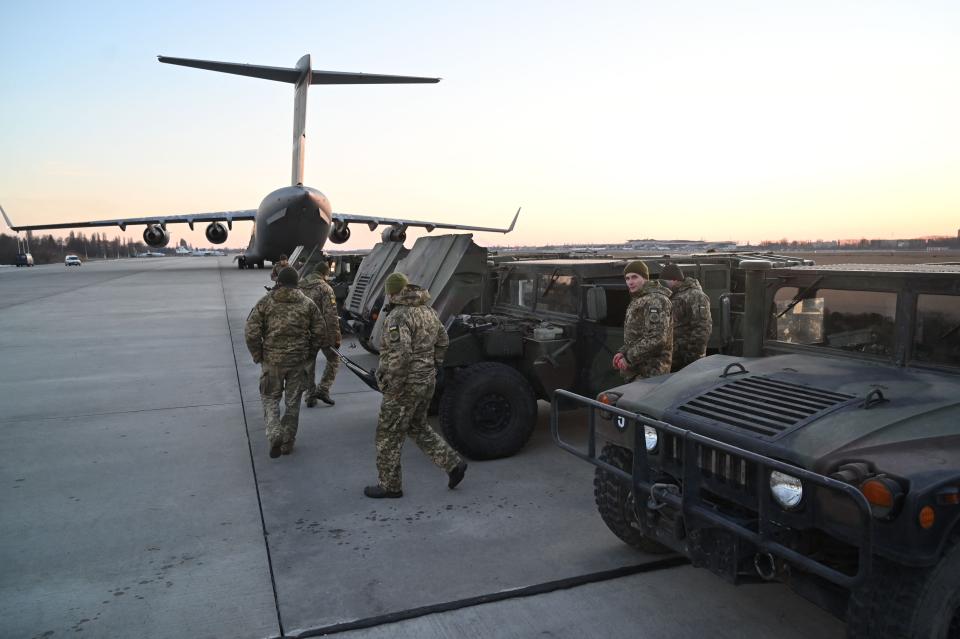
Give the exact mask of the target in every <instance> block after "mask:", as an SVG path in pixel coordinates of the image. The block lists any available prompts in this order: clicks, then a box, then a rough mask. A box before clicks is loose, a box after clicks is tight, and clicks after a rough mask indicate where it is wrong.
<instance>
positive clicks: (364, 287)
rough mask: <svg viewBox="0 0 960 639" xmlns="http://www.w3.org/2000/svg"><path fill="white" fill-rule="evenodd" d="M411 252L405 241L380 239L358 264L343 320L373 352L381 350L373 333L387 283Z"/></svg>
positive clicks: (361, 343) (345, 299) (344, 304)
mask: <svg viewBox="0 0 960 639" xmlns="http://www.w3.org/2000/svg"><path fill="white" fill-rule="evenodd" d="M409 252H410V251H409V250H408V249H406V248H405V247H404V246H403V242H390V241H388V242H377V244H375V245H374V247H373V248H372V249H371V250H370V252H369V253H367V254H366V255H365V256H364V258H363V260H362V261H361V262H360V265H359V266H358V267H357V270H356V274H355V275H354V278H353V282H352V283H351V284H350V286H349V287H348V290H347V295H346V297H345V298H344V301H343V306H342V307H339V310H340V311H341V318H342V321H343V322H344V323H346V324H347V325H348V326H349V327H350V332H352V333H355V334H356V335H357V338H358V340H359V342H360V345H361V346H363V347H364V348H365V349H367V350H368V351H370V352H372V353H376V352H377V351H376V349H375V348H373V345H372V344H371V343H370V333H371V332H372V331H373V326H374V324H376V321H377V318H378V317H379V316H380V308H381V307H382V306H383V283H384V281H385V280H386V279H387V276H388V275H390V273H393V271H394V270H395V268H396V265H397V262H398V261H399V260H400V259H401V258H403V257H404V256H406V254H407V253H409Z"/></svg>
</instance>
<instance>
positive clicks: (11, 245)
mask: <svg viewBox="0 0 960 639" xmlns="http://www.w3.org/2000/svg"><path fill="white" fill-rule="evenodd" d="M26 242H27V243H28V244H29V247H30V254H31V255H33V261H34V262H35V263H36V264H52V263H54V262H62V261H63V258H64V257H65V256H67V255H70V254H72V255H79V256H80V258H81V259H84V260H87V259H91V260H92V259H104V258H113V259H115V258H116V257H117V256H120V257H130V256H133V255H136V254H137V253H144V252H146V251H147V245H146V244H144V243H143V242H133V241H131V240H128V239H121V238H113V239H108V238H107V236H106V235H105V234H102V233H94V234H93V235H91V236H89V237H88V236H87V235H85V234H83V233H75V232H73V231H71V232H70V235H68V236H67V237H64V238H59V237H53V236H52V235H44V236H41V237H29V236H28V237H27V238H26ZM23 244H24V238H20V245H21V246H23ZM17 252H18V246H17V237H16V236H13V235H6V234H4V233H0V264H15V263H16V257H17Z"/></svg>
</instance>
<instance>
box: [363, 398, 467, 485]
mask: <svg viewBox="0 0 960 639" xmlns="http://www.w3.org/2000/svg"><path fill="white" fill-rule="evenodd" d="M433 387H434V385H433V384H429V385H426V384H417V385H409V384H408V385H407V386H406V387H405V388H404V392H403V394H402V395H384V396H383V403H382V404H381V405H380V420H379V421H378V422H377V473H378V475H379V478H380V486H381V487H382V488H383V489H384V490H401V489H402V487H403V481H402V479H403V478H402V475H401V471H400V453H401V451H402V450H403V442H404V440H405V439H406V438H407V437H410V439H412V440H413V441H414V443H416V445H417V446H419V447H420V450H422V451H423V452H424V453H426V454H427V456H428V457H430V459H432V460H433V463H434V464H436V465H437V466H439V467H440V468H442V469H443V470H445V471H446V472H448V473H449V472H450V471H451V470H453V469H454V468H456V466H457V464H459V463H460V462H461V461H462V460H461V459H460V456H459V455H457V453H456V451H454V450H453V449H452V448H450V445H449V444H448V443H447V442H446V441H444V439H443V437H441V436H440V435H438V434H437V432H436V431H434V430H433V429H432V428H430V425H429V424H428V423H427V410H428V409H429V408H430V399H431V398H432V397H433Z"/></svg>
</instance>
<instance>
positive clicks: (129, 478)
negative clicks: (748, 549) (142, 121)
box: [0, 257, 843, 639]
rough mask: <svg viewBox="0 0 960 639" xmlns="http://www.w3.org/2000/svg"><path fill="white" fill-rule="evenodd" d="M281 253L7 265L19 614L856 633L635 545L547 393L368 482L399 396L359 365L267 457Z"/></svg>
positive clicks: (6, 543)
mask: <svg viewBox="0 0 960 639" xmlns="http://www.w3.org/2000/svg"><path fill="white" fill-rule="evenodd" d="M267 273H268V271H239V270H237V269H236V268H235V267H234V265H233V264H232V262H231V260H230V258H213V257H203V258H200V257H184V258H173V257H166V258H153V259H139V260H137V259H133V260H120V261H112V262H91V263H86V264H84V265H83V266H82V267H80V268H75V267H74V268H65V267H64V266H62V265H45V266H37V267H33V268H29V269H28V268H20V269H17V268H2V269H0V362H2V366H0V407H2V410H0V429H2V434H3V446H2V447H0V562H2V564H0V565H2V567H3V568H2V570H0V637H4V638H7V637H10V638H19V637H24V638H32V637H44V638H46V637H64V636H71V637H77V636H80V637H132V636H138V637H158V638H165V637H183V636H191V637H197V638H202V637H231V638H233V637H241V638H247V637H249V638H254V639H260V638H264V637H280V636H284V637H300V636H319V635H323V634H335V633H342V634H343V636H345V637H351V638H353V637H363V638H367V637H449V636H459V637H484V638H486V637H529V636H535V635H542V636H551V637H570V638H573V637H578V638H579V637H604V638H615V637H635V636H644V637H701V636H711V637H766V636H777V637H810V636H817V637H818V638H820V639H828V638H830V637H840V636H842V635H843V624H842V623H840V622H839V621H837V620H836V619H834V618H833V617H831V616H829V615H828V614H827V613H825V612H823V611H821V610H820V609H819V608H817V607H815V606H813V605H812V604H809V603H808V602H806V601H804V600H803V599H801V598H799V597H797V596H796V595H794V594H793V593H791V592H790V591H789V590H787V589H786V588H784V587H783V586H780V585H776V584H763V583H757V584H749V585H745V586H740V587H733V586H730V585H727V584H726V583H724V582H722V581H721V580H720V579H718V578H716V577H714V576H713V575H711V574H709V573H707V572H706V571H703V570H695V569H693V568H690V567H689V566H687V565H686V564H685V563H684V562H683V561H681V560H679V559H677V558H674V557H671V556H666V557H664V556H654V555H644V554H642V553H638V552H635V551H633V550H632V549H630V548H628V547H627V546H625V545H624V544H622V543H621V542H620V541H619V540H618V539H616V538H615V537H614V536H613V534H611V533H610V532H609V531H608V530H607V529H606V527H605V526H604V525H603V523H602V522H601V521H600V518H599V516H598V515H597V514H596V510H595V508H594V505H593V495H592V491H593V486H592V475H593V473H592V467H590V466H589V465H587V464H584V463H583V462H580V461H579V460H576V459H575V458H573V457H572V456H570V455H568V454H566V453H564V452H562V451H560V450H559V449H558V448H556V447H555V446H554V445H553V444H552V442H551V440H550V436H549V430H548V428H547V413H548V410H547V407H546V405H543V404H541V411H540V420H541V423H540V426H539V428H538V429H537V431H536V432H535V434H534V437H533V439H532V440H531V442H530V444H529V445H528V446H527V447H526V448H525V449H524V450H523V451H522V452H521V453H520V454H519V455H517V456H515V457H513V458H511V459H505V460H498V461H491V462H472V463H471V464H470V468H469V470H468V471H467V475H466V479H465V480H464V482H463V484H461V486H460V487H459V488H458V489H457V490H455V491H450V490H448V489H447V488H446V476H445V475H444V474H443V473H442V471H440V470H438V469H437V468H435V467H434V466H433V465H432V464H431V463H430V461H429V460H428V459H427V458H426V456H424V455H423V454H422V453H420V451H419V450H417V449H416V446H414V445H413V444H412V443H408V444H407V445H406V447H405V450H404V457H403V470H404V498H403V499H399V500H371V499H367V498H365V497H363V496H362V494H361V491H362V489H363V487H364V486H365V485H367V484H370V483H374V481H375V477H376V470H375V466H374V444H373V435H374V428H375V426H376V420H377V410H378V406H379V400H380V396H379V395H378V394H377V393H375V392H373V391H370V390H369V389H367V388H366V387H365V386H364V385H363V384H362V383H361V382H360V381H359V380H357V379H356V378H355V377H354V376H353V375H352V374H351V373H350V372H349V371H347V370H346V369H345V368H343V367H341V371H340V374H339V376H338V378H337V381H336V383H335V385H334V388H333V397H334V399H335V400H336V402H337V403H336V406H333V407H327V406H325V405H323V404H320V405H319V406H318V407H316V408H312V409H310V408H306V407H304V408H303V409H302V410H301V418H300V434H299V436H298V439H297V447H296V449H295V451H294V453H293V454H292V455H290V456H284V457H281V458H279V459H276V460H271V459H269V458H268V456H267V447H266V441H265V438H264V435H263V415H262V411H261V406H260V400H259V395H258V388H257V386H258V375H259V371H258V367H257V366H254V364H253V363H252V361H251V359H250V356H249V355H248V353H247V351H246V348H245V345H244V342H243V324H244V320H245V319H246V317H247V313H248V312H249V310H250V308H251V307H252V306H253V304H254V303H255V302H256V300H257V299H259V298H260V296H261V295H263V294H264V290H263V285H264V284H267V283H269V278H268V276H267ZM344 349H345V352H346V353H348V354H349V355H355V356H356V359H357V360H359V361H360V362H361V363H363V364H364V365H366V366H368V367H369V366H372V365H373V364H374V358H373V357H372V356H370V355H367V354H366V353H365V351H363V350H362V349H360V348H358V347H357V346H356V345H355V344H354V343H353V342H352V341H350V340H347V341H345V343H344ZM575 420H576V416H575V415H573V416H571V417H570V424H571V425H574V424H575Z"/></svg>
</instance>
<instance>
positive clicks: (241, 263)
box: [237, 255, 247, 271]
mask: <svg viewBox="0 0 960 639" xmlns="http://www.w3.org/2000/svg"><path fill="white" fill-rule="evenodd" d="M237 268H238V269H240V270H241V271H242V270H243V269H245V268H247V258H246V257H244V256H243V255H241V256H240V257H238V258H237Z"/></svg>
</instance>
